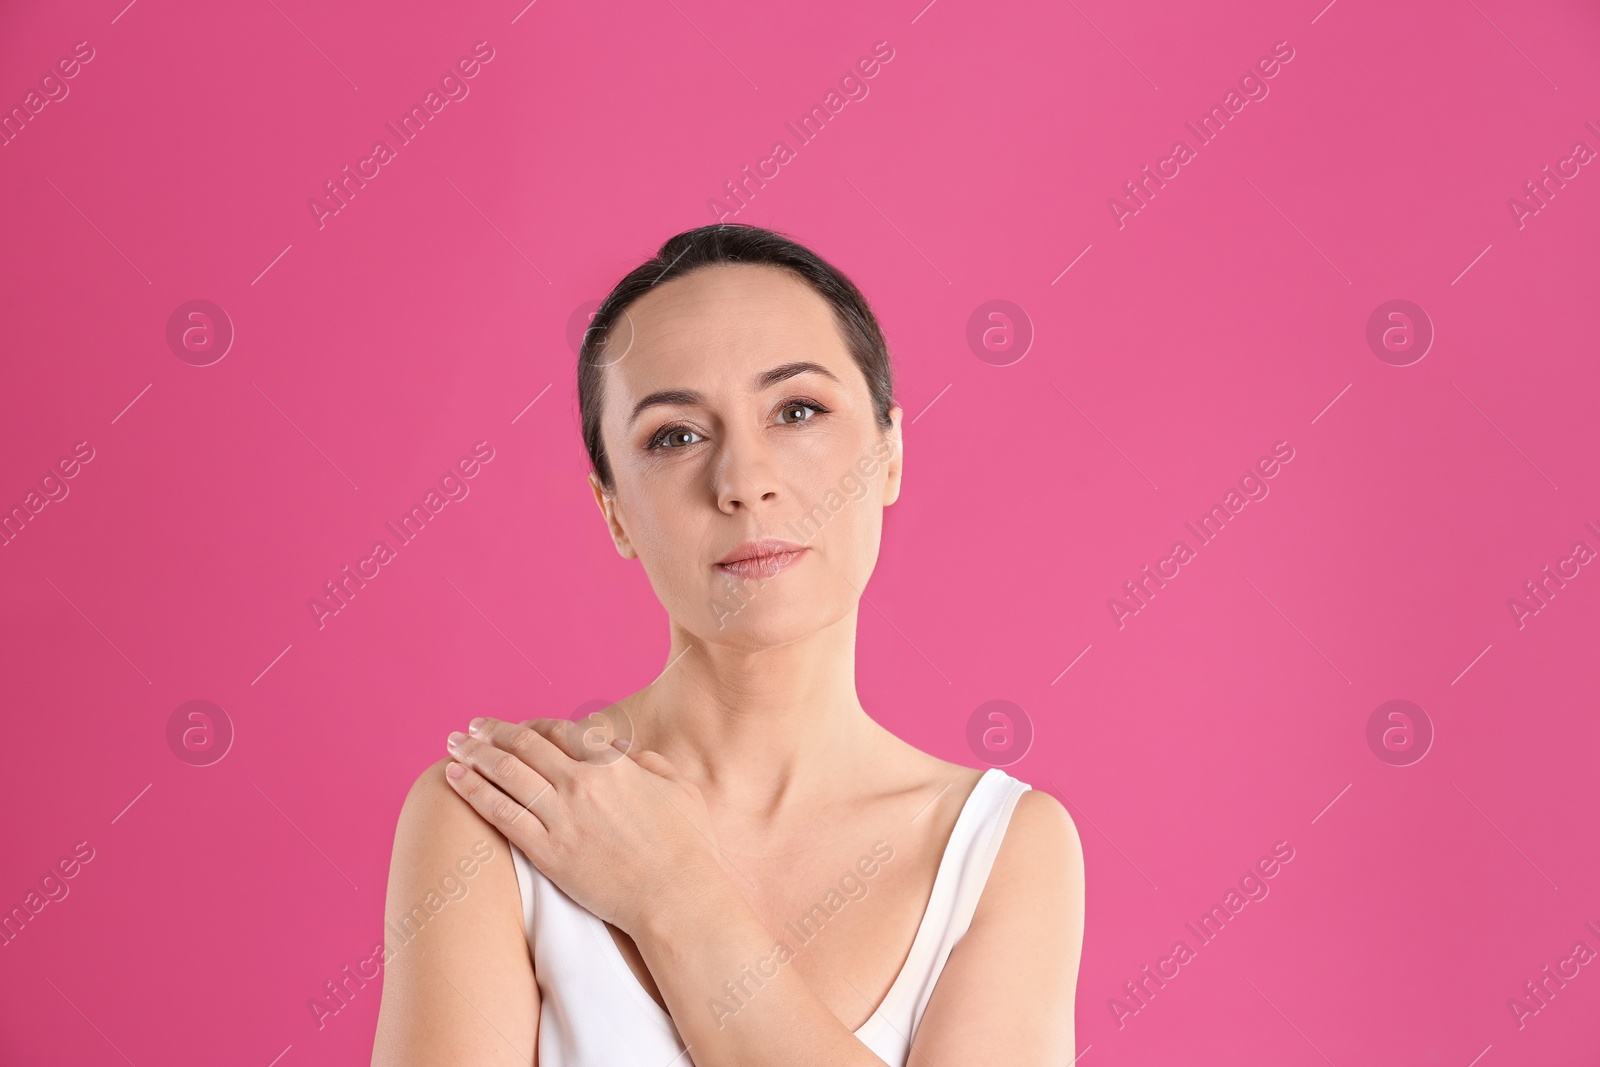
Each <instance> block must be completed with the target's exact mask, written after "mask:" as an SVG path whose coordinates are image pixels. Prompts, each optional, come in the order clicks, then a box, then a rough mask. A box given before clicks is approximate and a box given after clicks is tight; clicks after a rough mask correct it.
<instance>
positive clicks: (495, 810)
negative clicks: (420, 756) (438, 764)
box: [444, 763, 549, 859]
mask: <svg viewBox="0 0 1600 1067" xmlns="http://www.w3.org/2000/svg"><path fill="white" fill-rule="evenodd" d="M456 770H460V771H462V772H463V773H462V774H461V776H460V777H459V778H458V777H455V774H454V772H455V771H456ZM444 780H445V781H446V782H448V783H450V788H452V789H454V790H455V791H456V795H457V796H459V797H461V799H463V800H465V801H466V802H467V803H468V804H470V805H471V806H472V810H473V811H476V812H477V813H478V814H479V815H481V816H483V818H484V820H485V821H487V822H488V823H489V824H490V825H492V826H493V827H494V828H495V829H497V830H499V831H500V832H501V833H502V834H504V835H505V836H506V840H508V841H510V842H511V843H513V844H515V845H516V846H517V847H518V848H520V849H522V851H523V852H524V853H526V854H527V855H528V857H529V858H530V859H531V858H533V857H534V856H535V855H536V854H537V855H543V854H544V852H545V849H546V847H547V845H548V843H549V829H548V827H546V826H545V824H544V823H543V822H542V821H541V820H540V818H539V816H538V814H537V813H535V812H534V811H533V810H532V809H531V808H528V807H525V806H524V805H522V804H519V803H517V802H516V801H514V800H512V799H511V798H510V797H508V796H506V794H505V793H503V792H501V791H500V790H499V789H498V788H497V787H496V786H495V784H494V783H493V782H491V781H489V780H488V779H487V778H485V777H483V775H481V774H479V773H478V772H477V771H475V770H473V769H472V768H471V767H468V766H465V765H464V764H461V763H449V764H446V765H445V775H444Z"/></svg>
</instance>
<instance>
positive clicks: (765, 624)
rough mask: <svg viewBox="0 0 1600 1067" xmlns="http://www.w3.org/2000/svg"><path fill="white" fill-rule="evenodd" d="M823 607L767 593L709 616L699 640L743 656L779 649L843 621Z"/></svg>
mask: <svg viewBox="0 0 1600 1067" xmlns="http://www.w3.org/2000/svg"><path fill="white" fill-rule="evenodd" d="M806 592H809V591H806ZM714 603H718V604H722V603H723V602H722V601H715V602H714ZM823 607H824V606H823V605H819V604H818V603H817V601H816V599H815V597H814V596H810V595H806V596H803V597H801V598H794V597H779V596H777V595H775V594H774V593H772V592H771V591H768V592H767V594H766V596H765V598H763V597H761V596H757V597H755V598H754V599H752V600H749V601H747V602H746V603H744V604H743V606H740V604H739V603H738V602H737V601H732V602H730V603H727V604H726V605H725V610H721V611H713V612H710V613H708V614H707V615H706V616H705V618H704V621H703V623H702V624H701V629H700V630H699V631H698V636H699V637H700V638H701V639H702V640H704V641H705V642H707V643H708V644H716V645H725V646H727V647H729V648H736V649H739V650H741V651H746V652H754V651H758V650H760V649H764V648H778V647H780V646H782V645H787V644H791V643H793V642H795V641H800V640H803V639H805V638H807V637H810V636H811V635H812V634H815V633H817V632H818V631H820V630H823V629H826V628H827V627H829V626H831V625H832V624H834V623H835V622H838V621H839V619H840V618H841V617H842V615H841V614H840V613H838V612H836V611H825V610H821V609H822V608H823ZM826 607H828V608H832V607H833V605H826Z"/></svg>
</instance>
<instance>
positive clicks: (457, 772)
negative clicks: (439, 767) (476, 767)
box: [444, 763, 467, 778]
mask: <svg viewBox="0 0 1600 1067" xmlns="http://www.w3.org/2000/svg"><path fill="white" fill-rule="evenodd" d="M444 773H446V774H448V775H449V776H450V777H452V778H460V777H461V776H462V775H463V774H466V773H467V769H466V768H465V767H463V766H461V764H459V763H451V764H449V765H448V766H446V767H445V769H444Z"/></svg>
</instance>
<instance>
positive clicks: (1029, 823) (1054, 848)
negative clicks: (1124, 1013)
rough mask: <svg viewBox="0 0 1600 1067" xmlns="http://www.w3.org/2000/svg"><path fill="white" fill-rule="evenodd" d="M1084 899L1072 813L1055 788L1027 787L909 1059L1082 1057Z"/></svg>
mask: <svg viewBox="0 0 1600 1067" xmlns="http://www.w3.org/2000/svg"><path fill="white" fill-rule="evenodd" d="M1083 897H1084V883H1083V845H1082V843H1081V842H1080V841H1079V839H1078V830H1077V827H1076V826H1074V825H1073V822H1072V816H1070V815H1068V814H1067V809H1066V808H1064V807H1062V806H1061V802H1060V801H1058V800H1056V798H1055V797H1053V796H1051V795H1050V794H1049V793H1045V792H1042V791H1040V790H1037V789H1030V790H1028V791H1027V792H1026V793H1023V794H1022V796H1021V797H1019V798H1018V800H1017V806H1016V810H1015V811H1013V812H1012V814H1011V825H1010V826H1009V827H1008V828H1007V830H1006V836H1005V840H1004V841H1003V842H1002V843H1001V845H1000V852H999V854H998V855H997V856H996V857H995V861H994V867H993V869H992V870H990V872H989V881H988V884H987V885H985V886H984V890H983V896H982V897H980V898H979V900H978V910H977V912H976V913H975V914H974V915H973V917H972V925H971V926H970V927H969V928H968V930H967V933H966V936H965V937H963V938H962V939H961V940H960V941H958V942H957V943H956V947H955V948H954V949H952V950H951V952H950V959H949V960H948V961H947V962H946V963H945V967H944V970H943V971H942V972H940V975H939V981H938V984H937V985H935V986H934V989H933V996H932V997H931V998H930V999H929V1001H928V1007H927V1010H926V1011H925V1012H924V1013H923V1016H922V1022H921V1024H920V1025H919V1026H918V1028H917V1033H916V1040H915V1041H913V1042H912V1046H911V1058H910V1061H909V1062H912V1063H920V1064H927V1063H938V1064H943V1063H1005V1064H1017V1065H1019V1067H1034V1065H1037V1067H1043V1065H1044V1064H1054V1065H1056V1067H1065V1065H1067V1064H1071V1063H1074V1062H1076V1060H1077V1056H1078V1051H1077V1049H1076V1048H1075V1047H1074V1042H1075V1041H1076V1034H1075V1031H1074V1027H1073V1007H1074V1003H1075V1001H1076V999H1077V998H1076V994H1077V985H1078V961H1079V957H1080V955H1081V953H1082V951H1083Z"/></svg>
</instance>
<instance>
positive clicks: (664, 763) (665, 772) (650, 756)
mask: <svg viewBox="0 0 1600 1067" xmlns="http://www.w3.org/2000/svg"><path fill="white" fill-rule="evenodd" d="M629 756H630V757H631V758H632V759H633V762H635V763H637V764H638V765H639V766H641V767H643V768H644V769H645V770H647V771H649V772H650V773H651V774H654V775H659V776H660V777H662V778H667V779H673V780H675V779H676V778H677V777H678V769H677V768H676V767H674V766H673V765H672V761H671V760H669V759H667V757H665V756H663V755H662V754H661V753H659V752H630V753H629Z"/></svg>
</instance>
